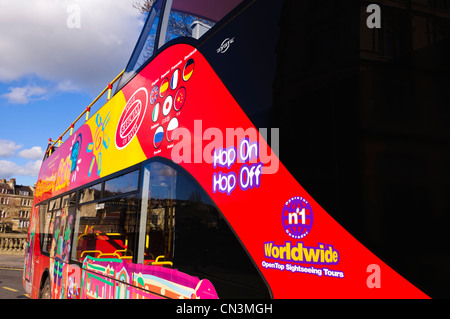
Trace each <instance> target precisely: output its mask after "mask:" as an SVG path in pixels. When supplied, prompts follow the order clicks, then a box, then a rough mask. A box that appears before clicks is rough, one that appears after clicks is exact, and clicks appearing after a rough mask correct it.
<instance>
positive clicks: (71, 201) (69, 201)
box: [61, 192, 77, 207]
mask: <svg viewBox="0 0 450 319" xmlns="http://www.w3.org/2000/svg"><path fill="white" fill-rule="evenodd" d="M76 195H77V193H76V192H75V193H72V194H69V195H66V196H64V197H63V199H62V206H61V207H68V206H72V205H75V204H76Z"/></svg>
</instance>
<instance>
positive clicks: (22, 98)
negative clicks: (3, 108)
mask: <svg viewBox="0 0 450 319" xmlns="http://www.w3.org/2000/svg"><path fill="white" fill-rule="evenodd" d="M9 91H10V92H9V93H5V94H3V95H2V97H3V98H6V99H7V100H8V103H11V104H28V103H29V102H31V101H37V100H42V99H46V97H47V89H46V88H44V87H39V86H29V85H27V86H24V87H11V88H9Z"/></svg>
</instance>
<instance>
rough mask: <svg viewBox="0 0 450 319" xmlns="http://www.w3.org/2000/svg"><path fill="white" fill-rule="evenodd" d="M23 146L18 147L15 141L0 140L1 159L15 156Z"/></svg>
mask: <svg viewBox="0 0 450 319" xmlns="http://www.w3.org/2000/svg"><path fill="white" fill-rule="evenodd" d="M21 148H22V145H17V144H16V143H15V142H13V141H8V140H0V157H3V158H8V157H12V156H14V154H15V153H16V151H18V150H20V149H21Z"/></svg>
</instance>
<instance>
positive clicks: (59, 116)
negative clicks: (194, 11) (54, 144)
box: [0, 0, 144, 185]
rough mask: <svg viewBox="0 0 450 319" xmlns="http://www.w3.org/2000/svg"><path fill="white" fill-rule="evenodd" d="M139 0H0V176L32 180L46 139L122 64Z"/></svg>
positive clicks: (139, 21) (134, 32) (138, 18)
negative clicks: (135, 4) (134, 5)
mask: <svg viewBox="0 0 450 319" xmlns="http://www.w3.org/2000/svg"><path fill="white" fill-rule="evenodd" d="M139 2H140V1H138V0H114V1H111V0H0V178H6V179H9V178H16V181H17V183H18V184H22V185H33V184H34V183H36V182H37V178H38V173H39V168H40V164H41V161H42V158H43V154H44V152H45V149H46V147H47V144H48V139H49V138H53V139H56V138H57V137H58V136H59V135H60V134H61V133H62V132H63V131H64V130H65V129H66V128H67V127H68V126H69V125H70V123H71V122H72V121H73V120H74V119H75V118H76V117H77V116H78V115H79V114H81V112H82V111H83V110H84V108H85V107H86V106H87V105H88V104H89V103H90V102H91V101H92V100H93V99H94V98H95V97H96V96H97V94H98V93H100V91H101V90H102V89H103V88H104V87H105V86H106V85H107V84H108V82H109V81H111V80H112V79H113V78H114V77H115V76H116V75H117V74H118V73H120V71H121V70H123V69H124V67H125V66H126V64H127V62H128V59H129V57H130V55H131V53H132V50H133V48H134V45H135V43H136V41H137V38H138V36H139V34H140V31H141V28H142V25H143V18H144V17H143V16H142V14H141V13H140V12H139V11H138V10H137V9H136V8H134V7H133V3H139ZM99 106H101V103H100V104H97V108H95V110H97V109H98V107H99Z"/></svg>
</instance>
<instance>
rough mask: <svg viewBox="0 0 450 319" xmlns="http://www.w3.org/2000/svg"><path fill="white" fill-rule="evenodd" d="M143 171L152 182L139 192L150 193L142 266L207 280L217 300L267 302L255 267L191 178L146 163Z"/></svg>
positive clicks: (214, 207) (220, 215) (173, 168)
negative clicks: (162, 268)
mask: <svg viewBox="0 0 450 319" xmlns="http://www.w3.org/2000/svg"><path fill="white" fill-rule="evenodd" d="M146 170H148V171H149V172H150V174H149V176H150V177H149V179H150V180H149V181H148V190H143V192H144V194H145V193H147V194H148V206H147V225H146V237H145V250H144V252H145V256H144V264H153V265H154V264H155V262H156V265H162V266H165V267H173V268H175V269H178V270H179V271H182V272H184V273H186V274H189V275H192V276H197V277H199V278H207V279H208V280H210V281H211V283H212V284H213V285H214V288H215V289H216V291H217V294H218V296H219V298H269V297H270V295H269V292H268V290H267V287H266V285H265V283H264V282H263V280H262V278H261V276H260V274H259V273H258V271H257V270H256V268H255V266H254V265H253V262H252V261H251V260H250V258H249V257H248V255H247V253H246V252H245V250H244V249H243V247H242V245H241V243H240V242H239V241H238V239H237V238H236V236H235V235H234V233H233V231H232V230H231V228H230V227H229V225H228V223H227V222H226V220H225V219H224V218H223V216H222V214H221V213H220V212H219V211H218V209H217V208H216V206H215V205H214V204H213V202H212V201H211V200H210V199H209V197H208V196H207V194H206V193H205V191H204V190H203V189H202V188H201V187H200V186H199V185H198V184H197V183H196V182H195V181H194V179H193V178H192V177H191V176H190V175H189V174H187V173H186V172H185V171H184V170H182V169H181V168H178V167H176V166H169V165H167V164H165V163H160V162H152V163H149V164H147V165H146V166H145V167H144V176H145V171H146ZM144 179H145V177H144ZM144 185H145V180H144ZM144 196H145V195H144ZM217 247H220V249H217ZM158 256H161V257H160V258H159V260H155V259H156V258H157V257H158ZM138 260H140V259H138Z"/></svg>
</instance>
